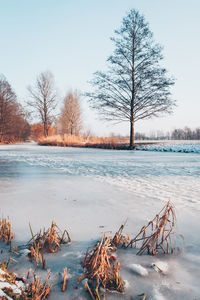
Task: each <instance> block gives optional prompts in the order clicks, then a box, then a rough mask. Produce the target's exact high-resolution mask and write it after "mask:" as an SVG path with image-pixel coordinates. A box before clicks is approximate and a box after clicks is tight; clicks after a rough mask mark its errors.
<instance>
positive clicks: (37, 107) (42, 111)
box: [28, 72, 57, 136]
mask: <svg viewBox="0 0 200 300" xmlns="http://www.w3.org/2000/svg"><path fill="white" fill-rule="evenodd" d="M28 91H29V94H30V96H31V98H32V100H30V101H28V105H30V106H31V107H32V108H33V111H35V112H36V114H37V116H38V117H39V118H40V121H41V123H42V124H43V128H44V135H45V136H48V130H49V126H50V125H51V124H52V121H53V118H54V116H55V112H54V110H55V108H56V105H57V101H56V100H57V95H56V90H55V87H54V78H53V75H52V74H51V73H50V72H44V73H41V74H40V75H39V76H38V77H37V80H36V85H35V86H34V87H31V86H29V87H28Z"/></svg>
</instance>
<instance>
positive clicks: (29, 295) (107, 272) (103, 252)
mask: <svg viewBox="0 0 200 300" xmlns="http://www.w3.org/2000/svg"><path fill="white" fill-rule="evenodd" d="M175 223H176V215H175V209H174V206H173V205H172V203H171V202H170V201H168V202H167V204H166V205H165V206H164V207H163V208H162V210H161V211H160V212H159V213H158V214H157V215H156V216H155V217H154V219H153V220H151V221H150V222H149V223H148V224H147V226H143V227H142V229H141V230H140V232H139V233H138V235H136V237H135V238H133V239H130V236H129V235H128V234H123V230H124V227H125V224H126V222H125V223H124V224H123V225H121V227H120V228H119V230H118V231H117V232H116V233H115V235H114V237H113V238H112V237H111V235H110V234H109V235H108V236H105V234H104V236H103V237H102V239H101V241H100V242H98V243H97V244H96V245H94V247H93V248H92V249H90V250H89V249H88V251H87V252H86V254H85V257H84V259H83V261H82V264H83V268H84V270H85V273H84V274H83V275H82V276H81V277H79V279H78V280H77V282H78V283H79V282H81V281H82V280H85V283H84V284H85V288H86V290H87V291H88V292H89V294H90V297H91V298H92V299H93V300H100V299H101V297H103V299H105V295H106V291H116V292H119V293H123V292H124V282H123V280H122V279H121V277H120V263H119V262H118V261H117V257H116V251H117V247H123V248H125V249H126V248H127V247H129V246H131V247H137V248H139V251H138V252H137V254H139V255H142V254H146V253H147V254H151V255H156V254H158V253H161V254H170V253H173V252H174V250H175V249H176V236H177V235H178V236H180V237H181V238H182V239H183V236H182V235H180V234H178V233H176V231H175V225H176V224H175ZM0 229H1V231H0V232H1V235H0V236H1V239H3V240H4V241H6V242H8V243H11V240H12V238H13V236H14V235H13V233H12V231H11V223H10V221H9V219H8V220H6V219H1V220H0ZM30 230H31V235H32V238H31V240H30V241H29V242H28V244H27V245H28V246H29V249H30V253H29V256H30V258H31V259H32V260H33V259H34V260H35V262H36V265H37V266H39V264H41V265H42V267H43V268H45V267H46V261H45V259H44V258H43V253H45V252H51V253H55V252H57V251H58V250H59V249H60V248H61V244H64V243H68V242H71V239H70V236H69V233H68V232H67V231H66V230H65V231H64V232H62V231H61V230H60V229H59V228H58V227H57V225H56V223H55V222H52V224H51V226H50V227H49V228H48V229H47V230H45V229H44V230H43V231H42V230H40V232H39V233H37V234H36V235H34V234H33V231H32V228H31V226H30ZM10 252H11V254H12V253H13V251H12V247H11V248H10ZM10 259H11V255H10V258H9V260H8V261H6V260H5V261H3V262H2V263H1V264H0V282H1V283H4V282H5V283H6V284H7V286H6V285H5V286H4V285H3V288H2V284H1V287H0V292H1V293H3V295H4V294H5V299H7V298H6V297H7V296H8V297H12V298H13V299H22V300H23V299H24V300H25V299H34V300H40V299H46V298H47V296H48V295H49V294H50V291H51V289H52V286H53V284H54V282H55V280H54V282H53V283H51V284H50V282H49V278H50V271H48V272H47V277H46V281H45V283H43V282H42V280H41V279H39V278H38V277H37V276H36V274H35V273H33V274H32V276H30V274H31V272H30V271H28V274H27V278H26V280H24V279H23V278H20V279H19V278H18V280H21V282H22V285H21V287H20V288H18V283H17V280H16V275H14V274H12V273H9V272H8V270H7V268H8V264H9V262H10ZM69 271H70V269H69V268H64V270H63V280H62V291H63V292H64V291H65V290H66V289H67V282H68V278H69V277H68V274H69ZM30 277H31V278H32V279H31V278H30ZM23 283H24V285H23ZM13 287H14V288H15V289H14V288H13ZM100 287H102V288H103V290H100ZM16 288H17V292H16ZM141 296H143V299H145V297H146V294H143V295H141ZM3 299H4V298H3Z"/></svg>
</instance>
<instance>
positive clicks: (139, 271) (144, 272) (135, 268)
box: [130, 264, 148, 276]
mask: <svg viewBox="0 0 200 300" xmlns="http://www.w3.org/2000/svg"><path fill="white" fill-rule="evenodd" d="M130 269H131V270H132V271H133V272H134V273H136V274H139V275H141V276H147V275H148V271H147V269H145V268H144V267H142V266H141V265H139V264H132V265H130Z"/></svg>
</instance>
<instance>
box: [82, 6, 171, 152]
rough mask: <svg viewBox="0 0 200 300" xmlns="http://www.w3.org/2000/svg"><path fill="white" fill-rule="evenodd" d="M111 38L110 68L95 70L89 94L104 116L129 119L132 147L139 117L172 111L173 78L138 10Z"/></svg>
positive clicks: (123, 119)
mask: <svg viewBox="0 0 200 300" xmlns="http://www.w3.org/2000/svg"><path fill="white" fill-rule="evenodd" d="M111 40H112V41H113V42H114V44H115V50H114V53H113V55H111V56H110V57H109V58H108V60H107V62H108V69H107V71H106V72H101V71H97V72H96V73H95V74H94V78H93V80H92V81H91V83H92V85H93V87H94V91H93V92H90V93H86V95H87V96H88V97H89V100H90V104H91V106H92V107H93V108H95V109H97V110H98V112H99V113H100V114H101V116H103V118H104V119H106V120H111V121H118V122H121V121H128V122H130V147H131V148H132V147H133V146H134V124H135V122H136V121H138V120H142V119H147V118H152V117H158V116H160V115H162V114H163V113H171V112H172V110H173V107H174V105H175V101H174V100H173V99H172V98H171V92H170V88H171V86H172V85H173V84H174V79H173V78H172V77H169V76H168V74H167V70H166V69H165V68H163V67H161V66H160V61H161V60H162V59H163V56H162V48H161V46H160V45H159V44H157V43H155V42H154V39H153V34H152V32H151V31H150V29H149V25H148V23H147V22H146V21H145V19H144V16H143V15H140V13H139V12H138V11H137V10H134V9H133V10H131V11H130V12H129V13H128V14H127V15H126V16H125V18H124V19H123V21H122V25H121V28H120V29H119V30H116V31H115V36H114V37H112V38H111Z"/></svg>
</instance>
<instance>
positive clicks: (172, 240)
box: [127, 201, 183, 255]
mask: <svg viewBox="0 0 200 300" xmlns="http://www.w3.org/2000/svg"><path fill="white" fill-rule="evenodd" d="M175 222H176V215H175V209H174V206H173V205H172V203H171V202H170V201H168V202H167V204H166V205H165V206H164V207H163V208H162V210H161V211H160V212H159V213H158V214H157V215H156V216H155V218H154V219H153V220H151V221H150V222H149V223H148V224H147V226H143V227H142V228H141V230H140V232H139V233H138V235H137V236H136V237H135V238H134V239H132V240H131V241H130V243H129V244H128V246H131V247H132V246H134V247H137V246H138V245H139V251H138V253H137V254H139V255H141V254H144V253H148V254H151V255H156V254H158V253H160V252H161V253H164V254H170V253H173V252H174V250H175V249H176V235H178V236H180V237H181V238H182V239H183V236H182V235H181V234H178V233H176V231H175ZM128 246H127V247H128Z"/></svg>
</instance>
